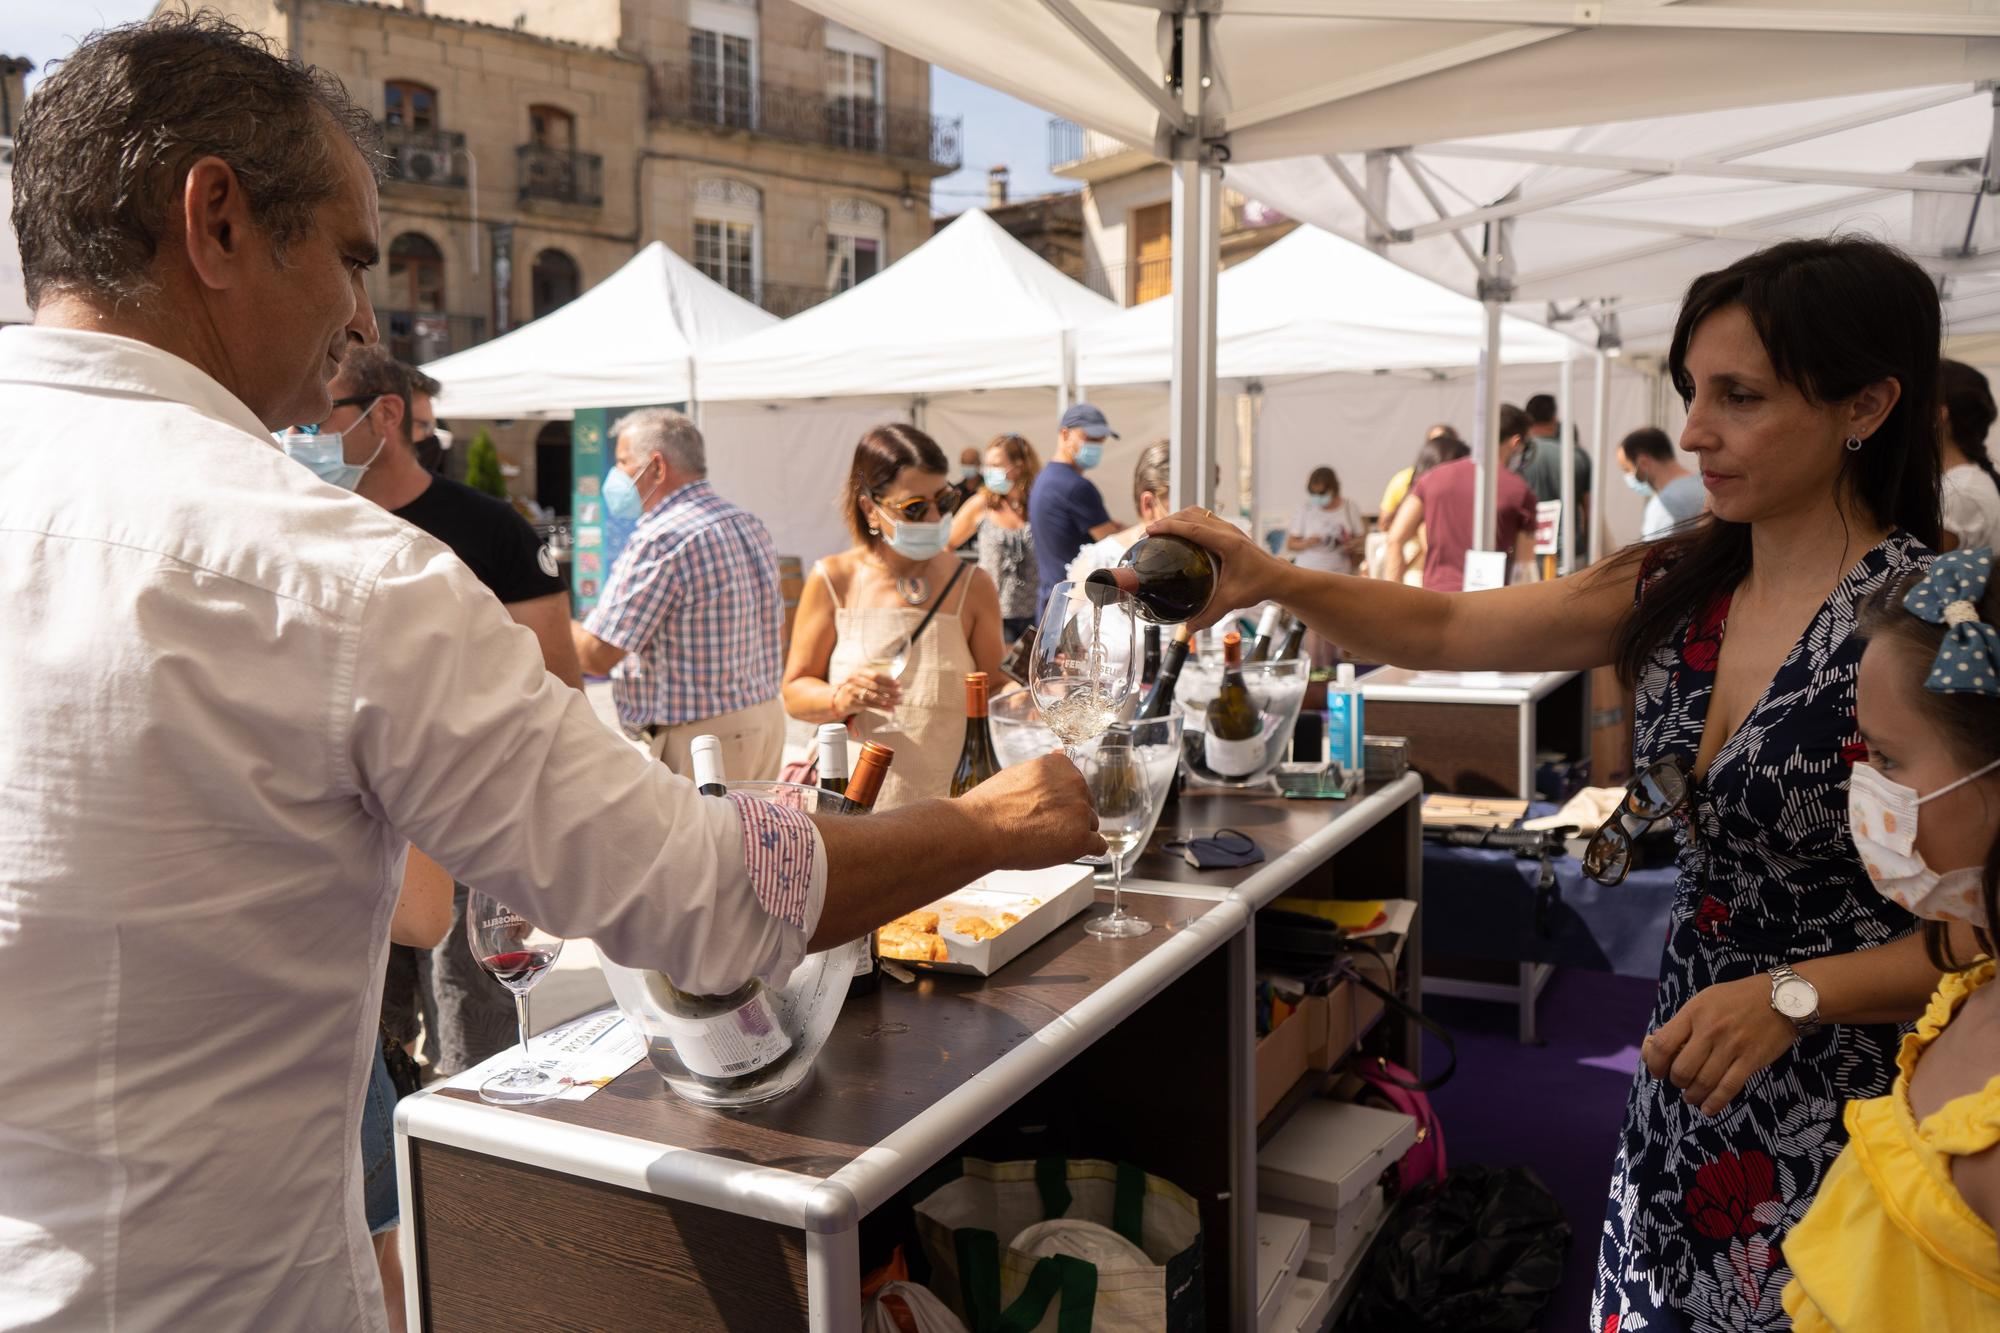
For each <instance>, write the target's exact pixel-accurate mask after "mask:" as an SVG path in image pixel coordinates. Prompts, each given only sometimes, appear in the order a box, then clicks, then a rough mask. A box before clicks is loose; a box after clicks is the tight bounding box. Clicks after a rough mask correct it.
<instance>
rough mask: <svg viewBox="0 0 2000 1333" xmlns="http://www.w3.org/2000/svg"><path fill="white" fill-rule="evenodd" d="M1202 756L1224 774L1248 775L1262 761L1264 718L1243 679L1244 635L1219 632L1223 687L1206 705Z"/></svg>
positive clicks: (1212, 766)
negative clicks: (1205, 726)
mask: <svg viewBox="0 0 2000 1333" xmlns="http://www.w3.org/2000/svg"><path fill="white" fill-rule="evenodd" d="M1206 730H1207V735H1206V737H1205V738H1204V740H1203V747H1204V748H1203V759H1204V761H1205V762H1206V763H1207V765H1208V767H1209V770H1210V771H1211V772H1214V773H1218V774H1220V775H1221V776H1223V777H1226V778H1240V777H1247V776H1248V775H1249V774H1251V773H1254V772H1256V771H1257V769H1258V767H1259V766H1260V765H1261V764H1262V763H1263V762H1264V743H1263V732H1264V718H1263V716H1262V714H1260V713H1259V712H1258V711H1257V704H1256V701H1255V700H1253V699H1252V698H1251V697H1250V686H1249V684H1248V682H1246V681H1245V680H1244V679H1243V636H1242V635H1240V634H1238V633H1236V631H1234V630H1231V631H1230V632H1229V633H1227V634H1225V635H1223V636H1222V688H1221V690H1220V691H1218V692H1217V694H1216V696H1215V702H1214V703H1212V704H1210V705H1209V706H1208V726H1207V728H1206Z"/></svg>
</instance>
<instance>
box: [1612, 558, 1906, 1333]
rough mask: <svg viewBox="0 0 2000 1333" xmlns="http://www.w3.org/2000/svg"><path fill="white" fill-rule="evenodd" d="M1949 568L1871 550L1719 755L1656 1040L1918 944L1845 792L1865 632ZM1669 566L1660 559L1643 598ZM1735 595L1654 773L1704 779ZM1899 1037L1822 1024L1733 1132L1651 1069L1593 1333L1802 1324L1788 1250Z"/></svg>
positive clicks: (1853, 754) (1706, 631)
mask: <svg viewBox="0 0 2000 1333" xmlns="http://www.w3.org/2000/svg"><path fill="white" fill-rule="evenodd" d="M1929 560H1930V553H1929V552H1928V551H1927V550H1926V549H1925V548H1924V547H1923V546H1922V545H1921V544H1920V543H1918V542H1916V541H1915V540H1913V539H1911V538H1909V537H1907V536H1903V535H1900V534H1898V535H1894V536H1891V537H1889V538H1888V539H1887V540H1885V541H1884V542H1883V543H1882V544H1881V545H1880V546H1877V547H1876V548H1875V549H1874V550H1872V551H1870V552H1869V553H1868V554H1867V555H1866V556H1864V557H1863V558H1862V560H1861V561H1860V563H1859V564H1857V565H1856V566H1855V567H1854V568H1853V569H1852V570H1851V571H1849V573H1848V575H1847V577H1846V578H1845V579H1843V580H1842V581H1841V583H1840V586H1839V587H1837V588H1835V589H1834V591H1833V594H1832V595H1831V596H1830V597H1828V599H1827V601H1826V603H1825V605H1823V606H1822V607H1821V608H1820V610H1819V613H1818V614H1817V615H1816V616H1815V617H1814V618H1813V622H1812V624H1811V626H1810V627H1809V628H1808V629H1807V630H1806V632H1805V635H1804V636H1803V637H1802V638H1801V639H1800V640H1799V642H1798V643H1797V644H1796V645H1795V646H1794V647H1793V649H1792V651H1791V653H1790V655H1789V656H1787V657H1786V658H1785V661H1784V664H1783V665H1782V666H1780V667H1779V668H1778V672H1777V674H1776V676H1775V677H1773V679H1772V682H1771V685H1770V687H1769V689H1768V691H1767V692H1766V693H1765V695H1764V696H1763V697H1762V698H1761V699H1759V700H1758V701H1757V703H1756V705H1755V706H1754V707H1753V708H1752V709H1751V712H1750V715H1749V716H1748V717H1747V718H1746V719H1745V720H1744V722H1743V725H1742V727H1741V728H1740V729H1739V730H1738V731H1737V732H1736V734H1735V735H1734V736H1732V737H1731V738H1730V739H1729V742H1728V743H1727V744H1726V745H1724V746H1723V747H1722V748H1721V750H1720V751H1718V752H1717V754H1716V755H1715V756H1714V758H1713V759H1712V760H1711V762H1710V764H1709V770H1708V773H1707V774H1706V775H1705V777H1704V779H1703V781H1701V782H1700V783H1699V784H1697V786H1696V790H1695V797H1694V801H1693V803H1692V805H1691V808H1690V813H1689V817H1688V818H1687V819H1686V820H1684V821H1683V823H1682V826H1681V827H1680V829H1679V830H1678V842H1679V849H1680V854H1679V866H1680V882H1679V886H1678V888H1677V890H1676V893H1675V898H1674V906H1673V914H1672V918H1671V923H1670V925H1669V928H1668V936H1667V951H1666V957H1665V959H1664V960H1663V961H1662V963H1661V965H1660V989H1659V997H1658V999H1657V1001H1656V1002H1655V1005H1654V1009H1653V1018H1652V1027H1651V1029H1650V1030H1657V1029H1658V1028H1659V1027H1660V1026H1661V1025H1662V1024H1664V1023H1665V1022H1666V1021H1667V1020H1668V1019H1669V1018H1671V1017H1673V1015H1674V1014H1675V1013H1676V1012H1677V1011H1678V1010H1679V1009H1680V1008H1681V1006H1682V1005H1684V1004H1686V1003H1687V1002H1688V1001H1689V1000H1690V999H1692V998H1693V997H1694V996H1695V995H1696V994H1698V993H1699V992H1701V991H1702V990H1705V989H1706V988H1708V987H1709V986H1712V985H1714V984H1716V983H1717V982H1723V981H1735V980H1739V979H1741V978H1744V977H1751V976H1756V975H1758V974H1759V973H1762V972H1765V971H1768V970H1769V969H1770V968H1772V967H1774V966H1776V965H1777V964H1779V963H1783V962H1796V961H1799V960H1801V959H1807V958H1817V957H1820V956H1822V955H1825V954H1837V953H1849V952H1852V951H1854V950H1857V949H1864V948H1867V947H1869V946H1871V945H1878V944H1883V943H1886V942H1888V941H1890V940H1893V939H1895V938H1897V937H1898V936H1900V935H1903V934H1906V933H1908V932H1909V931H1910V930H1911V929H1912V928H1913V926H1914V921H1913V919H1912V918H1911V917H1910V916H1909V915H1908V914H1907V913H1905V912H1904V911H1903V910H1902V909H1901V908H1899V907H1897V906H1895V905H1894V904H1892V903H1890V902H1888V901H1887V900H1886V899H1884V898H1883V897H1882V896H1881V895H1880V894H1879V893H1877V892H1876V891H1875V889H1874V887H1873V886H1872V885H1871V884H1870V883H1869V882H1868V877H1867V875H1866V873H1865V872H1864V871H1863V870H1862V868H1861V863H1860V860H1859V858H1858V857H1857V856H1856V855H1855V851H1854V845H1853V843H1852V842H1851V841H1850V840H1849V838H1848V832H1847V778H1848V770H1849V768H1850V767H1851V766H1852V764H1853V763H1854V762H1855V760H1856V759H1858V758H1861V757H1862V755H1863V751H1862V748H1861V743H1860V733H1859V731H1858V729H1857V727H1856V725H1855V720H1854V679H1855V673H1856V669H1857V668H1858V666H1859V665H1860V661H1861V650H1862V647H1863V644H1862V642H1861V639H1860V637H1859V636H1858V635H1857V634H1856V633H1855V623H1856V620H1857V618H1858V616H1859V614H1860V612H1861V611H1862V610H1863V609H1864V608H1865V607H1866V606H1867V604H1868V601H1869V599H1870V598H1871V597H1872V596H1873V595H1874V594H1875V593H1876V592H1877V591H1878V590H1880V589H1881V588H1882V587H1883V586H1884V585H1886V584H1888V583H1890V582H1891V581H1893V580H1895V579H1898V578H1900V577H1901V576H1904V575H1907V574H1913V573H1917V572H1920V571H1921V570H1922V569H1923V568H1924V567H1925V565H1927V564H1928V563H1929ZM1660 572H1662V570H1661V568H1660V567H1659V566H1657V564H1656V563H1654V562H1649V563H1648V566H1647V568H1646V569H1645V571H1644V572H1643V573H1642V574H1641V576H1640V590H1639V595H1640V596H1641V597H1644V595H1645V589H1646V587H1647V586H1649V585H1650V583H1651V581H1652V580H1653V579H1654V578H1655V577H1657V575H1658V574H1659V573H1660ZM1729 598H1730V594H1729V593H1728V592H1727V591H1725V592H1723V593H1720V594H1718V595H1717V597H1716V598H1715V600H1714V601H1713V602H1712V603H1710V605H1709V606H1708V607H1707V608H1706V609H1705V610H1704V611H1702V612H1701V613H1700V614H1698V615H1691V616H1690V617H1689V619H1688V621H1687V623H1686V624H1685V625H1684V626H1683V628H1682V630H1681V632H1680V633H1678V634H1676V635H1673V636H1671V637H1670V639H1669V640H1668V642H1667V643H1666V644H1665V645H1663V646H1662V647H1661V649H1660V650H1659V651H1658V652H1657V653H1656V654H1655V655H1654V658H1653V661H1652V663H1651V664H1650V665H1649V666H1648V668H1647V670H1646V671H1645V673H1644V675H1643V676H1642V677H1641V679H1640V682H1639V688H1638V692H1637V693H1638V699H1637V709H1636V713H1637V717H1636V722H1637V744H1636V757H1637V759H1638V762H1639V763H1641V764H1647V763H1651V762H1654V761H1656V760H1659V759H1663V758H1665V757H1666V756H1668V755H1671V754H1678V755H1681V756H1682V757H1683V758H1684V759H1685V760H1686V761H1687V762H1688V763H1689V764H1690V765H1691V764H1692V762H1693V760H1694V758H1695V756H1696V755H1697V754H1698V753H1699V752H1700V750H1701V735H1702V727H1703V724H1704V723H1705V721H1706V719H1707V715H1708V704H1709V696H1710V693H1711V692H1712V690H1713V689H1714V685H1715V665H1716V659H1717V657H1718V655H1719V654H1720V652H1721V646H1722V635H1723V630H1724V628H1725V626H1726V625H1727V623H1728V618H1729ZM1897 1042H1898V1029H1897V1028H1895V1027H1894V1026H1855V1025H1842V1026H1831V1025H1830V1026H1827V1027H1824V1028H1821V1029H1820V1030H1819V1031H1818V1032H1817V1033H1815V1034H1813V1035H1812V1036H1810V1037H1805V1038H1802V1039H1801V1040H1800V1041H1799V1042H1798V1043H1797V1044H1796V1045H1795V1046H1793V1047H1792V1049H1791V1050H1790V1051H1789V1052H1787V1053H1786V1054H1785V1055H1782V1056H1780V1057H1779V1058H1778V1060H1777V1061H1776V1062H1775V1063H1773V1064H1772V1065H1770V1066H1769V1067H1768V1068H1766V1069H1764V1070H1762V1071H1761V1072H1759V1073H1758V1074H1757V1075H1756V1076H1755V1077H1754V1078H1752V1079H1751V1080H1750V1083H1749V1085H1748V1086H1747V1087H1746V1088H1744V1090H1743V1091H1742V1092H1741V1093H1740V1094H1738V1095H1737V1097H1736V1099H1735V1100H1734V1101H1733V1102H1731V1103H1730V1105H1729V1107H1728V1109H1726V1110H1725V1111H1723V1113H1722V1114H1721V1115H1719V1116H1717V1117H1716V1118H1715V1119H1713V1120H1709V1119H1706V1118H1704V1117H1703V1116H1702V1115H1701V1114H1700V1113H1699V1112H1698V1111H1697V1110H1696V1109H1695V1108H1694V1107H1692V1106H1689V1105H1687V1104H1686V1103H1685V1102H1683V1101H1682V1100H1681V1097H1682V1094H1681V1090H1680V1089H1679V1088H1677V1087H1675V1086H1674V1085H1673V1084H1672V1082H1671V1081H1668V1080H1657V1081H1656V1080H1655V1079H1653V1078H1652V1076H1651V1075H1649V1074H1648V1073H1647V1072H1646V1071H1645V1069H1644V1068H1641V1069H1640V1070H1639V1072H1638V1075H1637V1077H1636V1078H1635V1079H1634V1080H1633V1084H1632V1092H1631V1096H1630V1098H1629V1099H1628V1101H1627V1103H1626V1111H1625V1130H1624V1136H1623V1139H1622V1141H1621V1143H1620V1146H1619V1150H1618V1159H1617V1162H1616V1164H1615V1166H1614V1167H1613V1171H1612V1177H1611V1199H1610V1203H1609V1206H1608V1209H1607V1214H1606V1217H1605V1222H1604V1235H1603V1240H1602V1243H1601V1246H1600V1249H1599V1253H1598V1260H1597V1294H1596V1297H1595V1299H1594V1301H1593V1302H1592V1305H1591V1330H1590V1333H1666V1331H1668V1330H1674V1331H1678V1330H1688V1331H1689V1333H1746V1331H1750V1330H1754V1331H1755V1333H1770V1331H1773V1330H1781V1329H1789V1328H1790V1327H1791V1321H1790V1319H1789V1318H1788V1317H1787V1316H1786V1315H1785V1312H1784V1308H1783V1306H1782V1305H1781V1304H1780V1302H1779V1295H1780V1293H1781V1292H1782V1291H1783V1290H1784V1287H1785V1284H1786V1283H1787V1282H1788V1281H1790V1280H1791V1270H1790V1269H1789V1268H1788V1267H1786V1265H1785V1262H1784V1259H1783V1255H1782V1251H1781V1245H1782V1243H1783V1241H1784V1238H1785V1234H1786V1232H1787V1231H1789V1230H1790V1229H1791V1227H1792V1226H1793V1225H1794V1224H1795V1223H1796V1222H1798V1220H1799V1219H1800V1218H1801V1217H1803V1216H1804V1215H1805V1211H1806V1209H1807V1208H1808V1207H1810V1206H1811V1204H1812V1201H1813V1196H1814V1195H1815V1194H1816V1193H1818V1191H1819V1185H1820V1181H1821V1180H1822V1179H1824V1178H1825V1175H1826V1171H1827V1168H1828V1167H1830V1166H1831V1165H1832V1164H1833V1159H1834V1158H1835V1156H1837V1155H1838V1154H1839V1152H1840V1149H1841V1146H1842V1144H1843V1143H1844V1142H1845V1140H1846V1131H1845V1129H1844V1128H1843V1126H1842V1124H1841V1108H1842V1106H1843V1104H1844V1103H1845V1102H1846V1101H1847V1100H1848V1099H1850V1098H1855V1097H1878V1096H1881V1095H1882V1094H1884V1093H1886V1092H1888V1091H1889V1086H1890V1084H1891V1083H1892V1082H1893V1081H1894V1078H1895V1073H1896V1069H1895V1055H1896V1047H1897Z"/></svg>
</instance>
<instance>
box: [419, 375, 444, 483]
mask: <svg viewBox="0 0 2000 1333" xmlns="http://www.w3.org/2000/svg"><path fill="white" fill-rule="evenodd" d="M443 387H444V386H443V385H441V384H439V383H438V382H437V381H436V380H434V379H432V378H431V377H430V376H429V375H426V374H424V372H423V371H421V370H418V369H417V368H416V367H415V366H411V367H410V439H411V441H412V444H413V446H414V448H415V449H416V451H417V462H418V463H419V464H420V465H421V466H422V467H423V469H424V471H426V472H428V473H430V474H431V475H433V476H438V477H442V476H443V475H445V466H446V463H447V462H448V460H449V459H450V458H451V432H450V431H448V430H446V429H445V428H444V427H443V426H440V425H438V420H437V409H436V408H435V407H433V406H432V405H431V400H432V399H433V398H435V397H436V396H437V394H438V391H439V390H440V389H442V388H443Z"/></svg>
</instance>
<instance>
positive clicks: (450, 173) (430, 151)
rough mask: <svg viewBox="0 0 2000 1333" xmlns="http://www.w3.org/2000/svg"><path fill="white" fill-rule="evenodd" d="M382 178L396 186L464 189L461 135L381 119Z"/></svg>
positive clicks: (449, 131) (463, 148) (462, 137)
mask: <svg viewBox="0 0 2000 1333" xmlns="http://www.w3.org/2000/svg"><path fill="white" fill-rule="evenodd" d="M382 151H383V153H384V154H385V155H386V157H387V159H388V160H387V162H386V163H385V165H384V167H383V171H382V178H383V180H385V181H387V182H390V183H393V184H400V185H429V186H434V187H437V188H440V189H447V190H462V189H464V188H465V160H466V158H465V136H464V135H463V134H461V133H459V132H458V131H457V130H413V129H410V128H409V127H408V126H406V125H398V124H393V123H391V122H389V121H383V122H382Z"/></svg>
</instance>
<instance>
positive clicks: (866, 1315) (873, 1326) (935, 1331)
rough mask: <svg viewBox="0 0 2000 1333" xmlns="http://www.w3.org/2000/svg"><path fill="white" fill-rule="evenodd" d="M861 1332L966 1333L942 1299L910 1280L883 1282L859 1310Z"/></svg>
mask: <svg viewBox="0 0 2000 1333" xmlns="http://www.w3.org/2000/svg"><path fill="white" fill-rule="evenodd" d="M861 1333H966V1329H965V1325H964V1324H962V1323H960V1322H959V1318H958V1316H957V1315H955V1314H953V1313H952V1312H951V1311H950V1310H949V1309H948V1308H947V1307H946V1306H945V1303H944V1302H943V1301H941V1300H939V1299H938V1298H937V1297H935V1296H933V1295H931V1293H930V1290H929V1288H926V1287H920V1286H918V1285H917V1284H916V1283H914V1282H887V1283H884V1284H883V1285H882V1287H881V1288H880V1290H878V1291H877V1292H876V1293H875V1294H874V1295H873V1296H872V1297H870V1298H869V1299H868V1302H867V1304H865V1305H864V1306H863V1307H862V1310H861Z"/></svg>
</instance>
